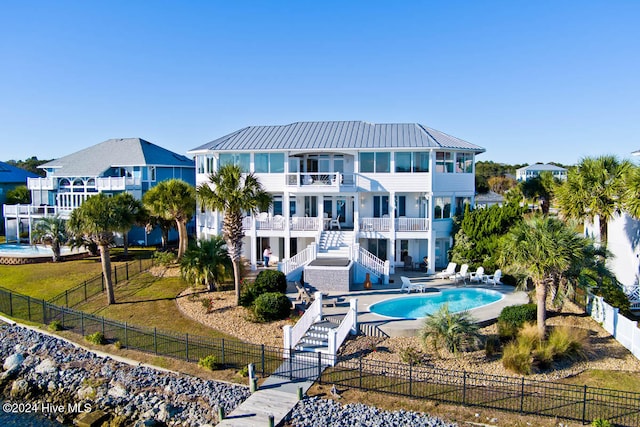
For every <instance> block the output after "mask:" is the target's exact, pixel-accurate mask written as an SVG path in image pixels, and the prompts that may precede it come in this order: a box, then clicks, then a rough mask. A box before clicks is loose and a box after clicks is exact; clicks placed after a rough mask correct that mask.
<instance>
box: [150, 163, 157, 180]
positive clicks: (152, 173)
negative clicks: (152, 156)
mask: <svg viewBox="0 0 640 427" xmlns="http://www.w3.org/2000/svg"><path fill="white" fill-rule="evenodd" d="M155 180H156V167H155V166H149V181H155Z"/></svg>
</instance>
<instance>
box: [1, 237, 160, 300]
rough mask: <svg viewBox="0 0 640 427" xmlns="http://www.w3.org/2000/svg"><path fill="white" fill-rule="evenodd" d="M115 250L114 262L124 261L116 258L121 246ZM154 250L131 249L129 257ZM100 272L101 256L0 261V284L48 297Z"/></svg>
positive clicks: (142, 254)
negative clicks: (12, 262)
mask: <svg viewBox="0 0 640 427" xmlns="http://www.w3.org/2000/svg"><path fill="white" fill-rule="evenodd" d="M112 253H113V256H112V260H113V265H114V266H115V265H121V264H124V263H125V261H116V260H115V258H116V257H117V256H118V255H119V254H121V253H122V250H120V249H114V250H113V252H112ZM151 253H152V251H151V250H148V249H140V250H137V249H134V250H132V249H130V250H129V256H130V257H139V256H143V257H147V258H148V257H149V256H150V254H151ZM101 273H102V266H101V265H100V258H99V257H91V258H85V259H82V260H77V261H65V262H59V263H52V262H46V263H39V264H28V265H0V286H2V287H4V288H7V289H10V290H12V291H15V292H18V293H21V294H25V295H29V296H31V297H34V298H43V299H45V300H48V299H49V298H51V297H53V296H55V295H57V294H59V293H61V292H64V291H65V290H67V289H69V288H72V287H74V286H76V285H78V284H80V283H82V282H83V281H84V280H88V279H90V278H92V277H95V276H97V275H99V274H101Z"/></svg>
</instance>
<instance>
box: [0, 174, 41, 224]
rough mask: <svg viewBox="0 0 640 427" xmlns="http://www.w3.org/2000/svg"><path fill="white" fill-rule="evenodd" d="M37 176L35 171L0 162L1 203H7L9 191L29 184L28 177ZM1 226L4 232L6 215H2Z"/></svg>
mask: <svg viewBox="0 0 640 427" xmlns="http://www.w3.org/2000/svg"><path fill="white" fill-rule="evenodd" d="M37 177H38V175H36V174H35V173H33V172H29V171H26V170H24V169H20V168H18V167H15V166H12V165H10V164H7V163H4V162H0V204H3V205H4V204H5V203H6V201H7V192H8V191H11V190H13V189H14V188H16V187H19V186H21V185H27V179H28V178H37ZM0 228H1V229H0V232H2V233H3V234H4V230H5V229H4V216H3V217H2V224H0Z"/></svg>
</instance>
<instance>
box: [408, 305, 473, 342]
mask: <svg viewBox="0 0 640 427" xmlns="http://www.w3.org/2000/svg"><path fill="white" fill-rule="evenodd" d="M478 329H479V326H478V324H477V323H476V322H475V321H474V319H473V317H471V315H470V314H469V313H468V312H466V311H461V312H458V313H451V312H450V311H449V305H448V304H443V305H442V306H441V307H440V309H439V310H438V311H436V312H435V313H433V314H432V315H430V316H428V317H427V318H426V319H425V320H424V326H423V327H422V329H421V330H420V339H421V340H422V342H423V345H424V346H425V348H427V347H428V345H429V344H431V345H432V346H433V348H434V349H435V350H436V353H438V351H439V348H440V345H441V344H444V347H445V348H446V349H447V350H448V351H449V352H450V353H453V354H455V353H457V352H458V351H466V350H467V349H473V348H476V347H477V345H478V343H479V334H478Z"/></svg>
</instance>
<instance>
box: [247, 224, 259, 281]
mask: <svg viewBox="0 0 640 427" xmlns="http://www.w3.org/2000/svg"><path fill="white" fill-rule="evenodd" d="M255 230H256V227H255V221H254V224H253V229H252V231H251V234H250V237H249V240H251V256H250V259H251V270H256V269H257V268H258V264H257V261H258V260H257V259H256V258H257V257H256V248H257V247H258V242H257V237H256V231H255Z"/></svg>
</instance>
